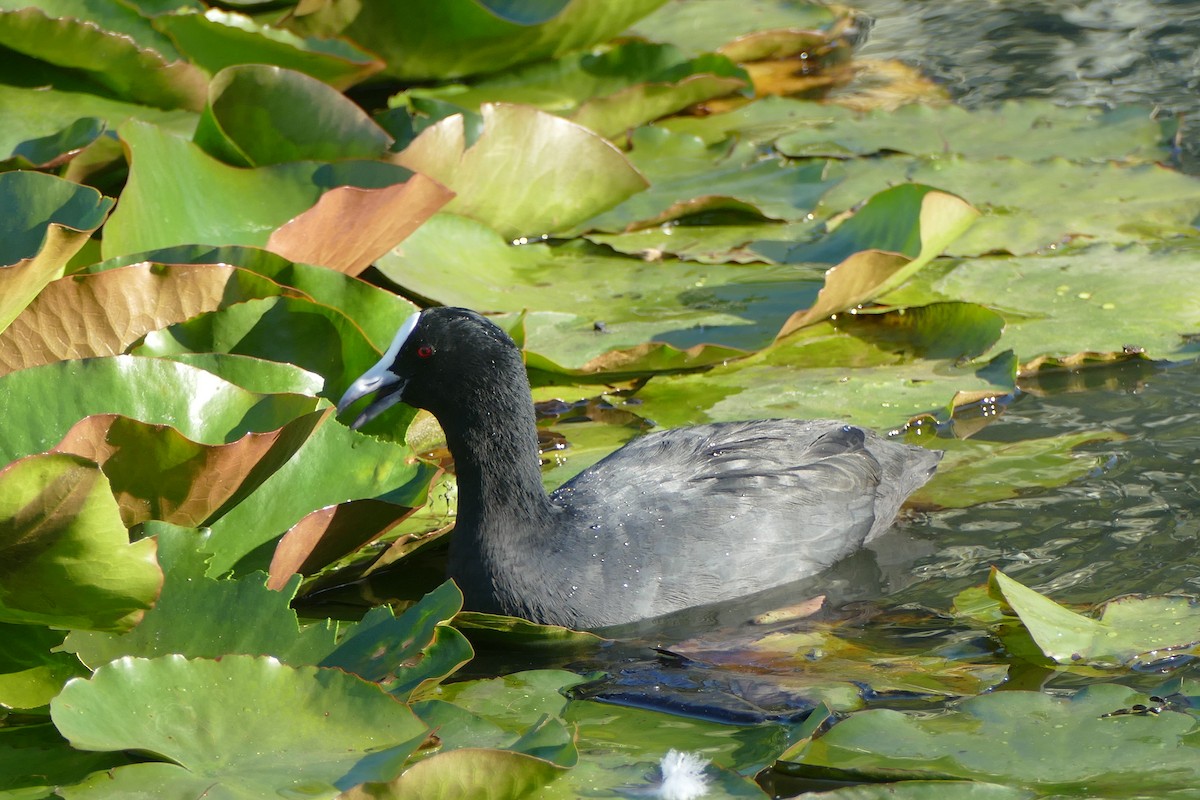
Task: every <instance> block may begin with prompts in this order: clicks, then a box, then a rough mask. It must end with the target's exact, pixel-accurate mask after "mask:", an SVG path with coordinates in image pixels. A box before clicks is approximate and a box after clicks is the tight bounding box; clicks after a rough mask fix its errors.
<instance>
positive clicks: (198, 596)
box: [63, 523, 335, 669]
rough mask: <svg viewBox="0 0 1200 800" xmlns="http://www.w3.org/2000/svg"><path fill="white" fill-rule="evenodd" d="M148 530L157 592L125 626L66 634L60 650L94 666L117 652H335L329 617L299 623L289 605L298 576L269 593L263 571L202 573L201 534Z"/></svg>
mask: <svg viewBox="0 0 1200 800" xmlns="http://www.w3.org/2000/svg"><path fill="white" fill-rule="evenodd" d="M146 531H147V532H148V533H151V534H152V535H154V536H155V541H157V543H158V561H159V564H160V565H161V566H162V569H163V572H164V574H165V575H166V580H165V582H164V584H163V588H162V594H161V595H160V596H159V598H158V602H157V603H155V605H154V607H153V608H152V609H150V610H149V611H147V612H146V613H145V615H144V616H143V617H142V620H141V622H140V623H139V624H138V625H137V627H135V628H134V629H133V630H131V631H127V632H125V633H121V634H115V633H102V632H93V631H72V632H71V634H70V635H69V636H68V637H67V641H66V643H65V644H64V645H63V649H64V650H66V651H68V652H71V653H75V654H76V655H78V656H79V658H80V660H82V661H83V662H84V663H85V664H87V665H88V666H90V667H91V668H92V669H95V668H97V667H100V666H101V665H103V664H107V663H108V662H110V661H114V660H116V659H118V658H121V657H122V656H138V657H143V658H153V657H156V656H162V655H169V654H171V653H177V654H180V655H183V656H186V657H188V658H197V657H200V658H220V657H221V656H223V655H227V654H230V653H239V654H242V655H270V656H274V657H276V658H278V659H279V660H280V661H282V662H284V663H285V664H291V665H293V666H301V665H314V664H316V663H317V662H318V661H320V660H321V659H322V658H324V657H325V656H327V655H328V654H329V652H330V651H331V650H333V648H334V636H335V629H334V627H333V626H332V624H331V623H328V622H326V623H318V624H313V625H306V626H304V627H303V628H301V627H300V625H299V622H298V621H297V619H296V612H295V611H293V610H292V609H291V608H290V607H289V606H288V603H289V601H290V600H291V598H292V596H293V595H294V594H295V592H296V586H297V585H298V584H299V581H294V582H292V583H291V584H290V585H288V586H286V587H285V589H284V590H283V591H272V590H270V589H267V588H266V587H265V586H264V585H263V582H264V576H263V575H262V574H261V573H257V574H254V575H248V576H246V577H245V578H237V579H223V580H215V579H213V578H208V577H205V574H204V573H205V570H206V568H207V566H208V557H209V556H210V555H211V551H210V550H209V547H210V545H209V542H208V539H207V536H206V535H205V534H204V533H203V532H201V531H196V530H191V529H187V528H176V527H174V526H170V525H165V524H162V523H152V524H150V525H148V526H146Z"/></svg>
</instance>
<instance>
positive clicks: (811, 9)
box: [630, 0, 839, 53]
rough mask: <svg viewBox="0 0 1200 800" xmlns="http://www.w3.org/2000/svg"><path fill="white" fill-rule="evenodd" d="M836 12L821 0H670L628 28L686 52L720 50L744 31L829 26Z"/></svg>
mask: <svg viewBox="0 0 1200 800" xmlns="http://www.w3.org/2000/svg"><path fill="white" fill-rule="evenodd" d="M838 19H839V14H838V12H837V11H836V10H835V9H833V8H830V7H829V6H826V5H822V4H820V3H796V2H789V1H788V0H706V1H705V3H704V4H703V5H700V6H696V5H695V4H690V3H686V2H679V0H671V2H669V3H666V4H664V5H663V6H662V7H661V8H659V9H658V10H657V11H655V12H654V13H652V14H650V15H649V16H647V17H646V18H644V19H642V20H639V21H638V22H637V23H635V24H634V25H633V26H632V27H631V28H630V31H631V32H633V33H636V34H638V35H639V36H644V37H646V38H647V39H650V40H651V41H655V42H670V43H672V44H674V45H676V46H678V47H681V48H684V49H686V50H687V51H688V52H696V53H702V52H707V51H712V50H719V49H720V48H721V46H722V45H724V44H726V43H728V42H730V41H733V40H734V39H737V38H739V37H742V36H745V35H747V34H752V33H756V32H758V31H768V30H781V29H788V30H805V29H807V30H813V29H817V28H825V27H829V26H831V25H832V24H833V23H834V22H835V21H837V20H838Z"/></svg>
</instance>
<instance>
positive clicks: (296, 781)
mask: <svg viewBox="0 0 1200 800" xmlns="http://www.w3.org/2000/svg"><path fill="white" fill-rule="evenodd" d="M250 709H253V710H254V711H253V713H248V712H249V710H250ZM51 715H52V717H53V719H54V723H55V725H57V726H58V729H59V730H60V731H62V733H63V735H64V736H66V737H67V738H68V739H69V740H70V741H71V744H72V745H73V746H74V747H76V748H79V749H81V750H101V751H109V750H138V751H142V752H146V753H151V754H153V755H154V756H157V757H159V758H163V759H169V760H170V762H171V763H165V764H164V763H155V762H148V763H143V764H134V765H130V766H127V767H118V768H116V769H114V770H112V771H111V772H109V773H100V774H97V775H95V776H93V777H92V778H91V779H89V780H88V781H85V782H83V783H82V784H79V785H76V786H74V787H71V788H69V789H67V790H66V791H65V792H64V794H65V795H66V796H67V797H70V798H84V797H102V796H108V797H112V796H113V793H118V794H122V795H124V796H137V795H139V794H145V793H150V792H157V793H161V792H167V793H169V794H172V795H178V794H183V793H188V794H191V793H193V792H200V793H202V792H208V793H210V794H212V793H214V792H218V793H220V794H221V795H222V796H226V797H253V796H262V795H264V794H276V793H287V792H303V793H304V794H305V796H308V797H333V796H334V795H336V794H337V792H338V790H339V789H347V788H349V787H350V786H354V785H356V784H358V783H362V782H364V781H367V780H376V781H378V780H389V779H391V778H392V777H394V775H395V774H396V772H397V771H398V767H399V765H400V764H401V763H403V759H404V758H405V757H407V756H408V755H409V754H411V753H412V752H413V751H414V750H415V749H416V748H417V746H418V745H419V744H420V743H421V741H422V740H423V739H424V738H425V735H426V732H427V731H426V728H425V725H424V724H422V723H421V722H420V720H418V719H417V718H416V716H415V715H414V714H413V713H412V712H411V711H410V710H409V709H408V708H407V707H406V706H404V705H402V704H401V703H397V702H396V701H395V700H393V699H392V698H391V697H389V696H388V695H386V694H385V693H384V692H382V691H381V690H380V689H379V687H377V686H375V685H374V684H372V683H368V682H367V681H364V680H362V679H361V678H358V677H356V676H354V675H349V674H347V673H345V672H342V671H340V670H329V669H318V668H314V667H289V666H286V665H284V664H281V663H280V662H278V661H276V660H275V659H273V658H262V657H252V656H240V655H226V656H224V657H222V658H221V660H220V661H208V660H204V659H194V660H188V659H185V658H183V657H181V656H164V657H162V658H156V659H142V658H122V659H120V660H118V661H114V662H113V663H111V664H107V665H105V666H103V667H101V668H100V669H98V670H96V673H95V674H94V675H93V676H92V678H91V680H87V681H74V682H72V683H70V684H68V685H67V686H66V688H64V689H63V691H62V693H61V694H60V695H59V696H58V697H56V698H55V699H54V702H53V703H52V704H51ZM200 720H202V721H203V722H202V723H200V722H199V721H200ZM198 724H200V725H201V728H199V730H202V731H203V732H204V735H200V736H198V735H197V730H198V728H197V725H198Z"/></svg>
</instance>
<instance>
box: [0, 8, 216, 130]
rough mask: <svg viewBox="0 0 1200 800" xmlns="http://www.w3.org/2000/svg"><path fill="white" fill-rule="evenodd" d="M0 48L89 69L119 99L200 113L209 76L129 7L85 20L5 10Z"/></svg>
mask: <svg viewBox="0 0 1200 800" xmlns="http://www.w3.org/2000/svg"><path fill="white" fill-rule="evenodd" d="M0 44H3V45H4V46H5V47H8V48H11V49H13V50H16V51H17V52H20V53H25V54H26V55H30V56H33V57H35V58H39V59H42V60H44V61H48V62H50V63H52V64H56V65H58V66H61V67H68V68H71V69H77V70H85V71H87V73H88V76H89V77H90V78H91V79H92V80H94V81H96V82H97V83H99V84H101V85H102V86H104V87H106V88H107V89H109V90H111V91H113V92H115V93H116V94H117V96H118V97H120V98H122V99H125V100H132V101H134V102H138V103H145V104H146V105H151V106H158V107H160V108H186V109H190V110H193V111H199V110H200V108H201V107H202V105H203V103H204V84H205V81H206V77H205V75H204V73H203V72H202V71H201V70H200V69H199V68H197V67H196V66H195V65H193V64H189V63H188V62H186V61H183V60H182V59H180V58H179V56H178V53H177V52H176V51H175V49H174V47H173V46H172V45H171V42H170V40H169V39H167V38H166V37H165V36H163V35H162V34H160V33H158V32H157V31H155V30H154V29H153V28H152V27H151V25H150V21H149V20H148V19H146V18H145V17H142V16H141V15H139V14H138V13H137V12H136V11H134V10H133V9H132V8H129V7H127V6H125V5H122V4H119V3H115V4H104V5H102V6H96V7H94V8H93V7H89V8H88V12H86V17H85V18H83V19H80V18H78V17H77V16H76V15H75V14H72V13H70V12H67V13H65V14H63V15H62V16H55V15H53V12H47V11H45V10H43V9H41V8H38V7H29V8H21V9H18V10H3V11H0Z"/></svg>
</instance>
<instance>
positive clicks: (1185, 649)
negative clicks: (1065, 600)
mask: <svg viewBox="0 0 1200 800" xmlns="http://www.w3.org/2000/svg"><path fill="white" fill-rule="evenodd" d="M989 594H991V595H992V596H993V597H995V598H996V599H999V600H1003V601H1004V602H1005V603H1007V604H1008V606H1009V607H1010V608H1011V609H1012V610H1013V613H1015V614H1016V615H1017V616H1018V617H1019V618H1020V620H1021V624H1022V625H1024V626H1025V629H1026V630H1027V631H1028V632H1029V635H1030V636H1031V637H1033V640H1034V641H1035V642H1037V645H1038V647H1040V648H1041V650H1042V652H1043V653H1045V655H1046V657H1047V658H1051V659H1053V660H1055V661H1057V662H1059V663H1060V664H1090V665H1100V666H1114V665H1130V664H1132V663H1133V662H1135V661H1136V660H1139V659H1144V658H1153V657H1154V656H1159V657H1165V656H1166V655H1178V654H1183V653H1194V652H1196V650H1197V644H1196V643H1197V642H1198V641H1200V608H1197V606H1196V603H1195V601H1194V600H1193V599H1191V598H1187V597H1122V598H1119V599H1117V600H1111V601H1109V602H1108V603H1105V604H1104V607H1103V611H1102V612H1101V614H1100V618H1099V619H1093V618H1091V617H1085V616H1083V615H1082V614H1076V613H1075V612H1074V611H1070V610H1069V609H1066V608H1064V607H1063V606H1060V605H1059V604H1058V603H1055V602H1054V601H1053V600H1051V599H1050V598H1048V597H1046V596H1044V595H1041V594H1039V593H1037V592H1035V591H1034V590H1032V589H1030V588H1028V587H1026V586H1023V585H1022V584H1020V583H1018V582H1017V581H1015V580H1013V579H1012V578H1010V577H1008V576H1007V575H1005V574H1004V573H1003V572H1000V571H999V570H997V569H995V568H993V569H992V573H991V577H990V578H989Z"/></svg>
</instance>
